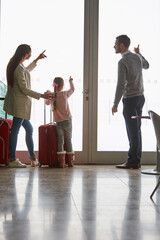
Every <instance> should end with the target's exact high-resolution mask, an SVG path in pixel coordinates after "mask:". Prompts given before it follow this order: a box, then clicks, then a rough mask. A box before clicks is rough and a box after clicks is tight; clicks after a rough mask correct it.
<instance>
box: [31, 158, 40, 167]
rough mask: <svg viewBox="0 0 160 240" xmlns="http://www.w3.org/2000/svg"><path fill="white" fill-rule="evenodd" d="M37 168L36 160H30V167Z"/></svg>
mask: <svg viewBox="0 0 160 240" xmlns="http://www.w3.org/2000/svg"><path fill="white" fill-rule="evenodd" d="M37 166H39V162H38V160H37V159H36V158H34V159H31V167H37Z"/></svg>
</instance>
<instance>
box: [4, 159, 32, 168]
mask: <svg viewBox="0 0 160 240" xmlns="http://www.w3.org/2000/svg"><path fill="white" fill-rule="evenodd" d="M8 167H9V168H26V167H27V165H26V164H23V163H21V161H19V159H18V158H17V159H16V160H14V161H10V162H9V163H8Z"/></svg>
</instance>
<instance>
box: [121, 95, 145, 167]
mask: <svg viewBox="0 0 160 240" xmlns="http://www.w3.org/2000/svg"><path fill="white" fill-rule="evenodd" d="M144 103H145V98H144V96H143V95H142V96H136V97H132V98H123V116H124V119H125V123H126V130H127V135H128V140H129V151H128V162H129V163H140V161H141V155H142V139H141V119H132V116H141V115H142V109H143V105H144Z"/></svg>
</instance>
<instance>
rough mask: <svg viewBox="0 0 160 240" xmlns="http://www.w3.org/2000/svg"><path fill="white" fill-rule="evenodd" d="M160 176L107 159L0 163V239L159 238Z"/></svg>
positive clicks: (149, 239)
mask: <svg viewBox="0 0 160 240" xmlns="http://www.w3.org/2000/svg"><path fill="white" fill-rule="evenodd" d="M145 168H151V169H153V168H154V167H153V166H144V167H143V169H145ZM156 180H157V177H156V176H151V175H144V174H141V172H140V171H139V170H121V169H116V168H115V167H114V166H106V165H105V166H75V167H74V168H66V169H52V168H46V167H45V168H30V167H27V168H26V169H8V168H4V167H1V168H0V240H36V239H37V240H74V239H76V240H159V239H160V190H158V191H157V193H156V194H155V195H154V197H153V199H154V201H151V200H150V197H149V196H150V194H151V192H152V190H153V188H154V186H155V184H156Z"/></svg>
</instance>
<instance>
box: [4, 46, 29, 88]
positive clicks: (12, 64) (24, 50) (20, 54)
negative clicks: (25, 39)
mask: <svg viewBox="0 0 160 240" xmlns="http://www.w3.org/2000/svg"><path fill="white" fill-rule="evenodd" d="M30 51H31V47H30V46H29V45H27V44H21V45H19V46H18V47H17V49H16V51H15V54H14V55H13V57H12V58H11V59H10V61H9V63H8V65H7V72H6V75H7V84H8V86H11V87H13V85H14V71H15V69H16V67H17V66H18V64H19V63H20V61H21V60H22V59H23V58H24V57H25V56H26V54H29V52H30Z"/></svg>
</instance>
